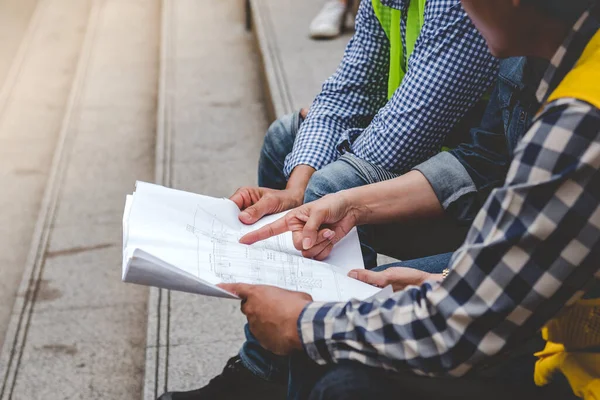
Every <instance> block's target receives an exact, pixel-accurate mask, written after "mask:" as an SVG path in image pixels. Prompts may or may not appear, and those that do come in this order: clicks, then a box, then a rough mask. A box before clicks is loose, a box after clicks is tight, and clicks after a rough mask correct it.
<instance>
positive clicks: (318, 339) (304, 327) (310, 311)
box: [297, 302, 344, 365]
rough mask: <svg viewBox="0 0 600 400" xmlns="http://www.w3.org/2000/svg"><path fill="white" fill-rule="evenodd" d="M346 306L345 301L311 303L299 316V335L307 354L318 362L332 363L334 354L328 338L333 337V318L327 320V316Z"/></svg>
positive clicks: (323, 363)
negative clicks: (328, 344) (330, 348)
mask: <svg viewBox="0 0 600 400" xmlns="http://www.w3.org/2000/svg"><path fill="white" fill-rule="evenodd" d="M342 308H344V303H322V302H313V303H309V304H308V305H307V306H306V307H304V310H302V313H300V317H299V318H298V325H297V328H298V335H299V337H300V342H301V343H302V347H303V348H304V351H305V352H306V354H307V355H308V356H309V357H310V358H311V359H312V360H314V361H315V362H316V363H317V364H320V365H325V364H328V363H331V361H332V355H331V353H330V351H329V348H328V347H327V341H328V340H327V339H328V338H331V334H332V332H331V331H332V327H331V326H328V324H332V319H331V318H329V322H326V320H327V316H328V315H331V313H332V312H333V313H335V312H336V310H338V309H342Z"/></svg>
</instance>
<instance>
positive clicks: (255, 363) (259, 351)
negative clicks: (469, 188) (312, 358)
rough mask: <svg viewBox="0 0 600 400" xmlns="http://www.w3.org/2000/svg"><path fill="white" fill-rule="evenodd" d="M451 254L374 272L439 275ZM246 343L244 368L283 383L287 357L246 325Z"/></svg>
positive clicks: (286, 371)
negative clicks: (396, 270) (264, 343)
mask: <svg viewBox="0 0 600 400" xmlns="http://www.w3.org/2000/svg"><path fill="white" fill-rule="evenodd" d="M451 256H452V253H446V254H440V255H435V256H430V257H425V258H422V259H418V260H412V261H403V262H399V263H393V264H388V265H381V266H379V267H377V268H375V271H383V270H385V269H387V268H390V267H398V266H403V267H410V268H416V269H420V270H423V271H427V272H431V273H440V272H442V270H443V269H444V268H446V267H447V266H448V264H449V263H450V257H451ZM244 332H245V334H246V342H245V343H244V345H243V346H242V349H241V350H240V358H241V359H242V363H243V364H244V366H245V367H246V368H248V369H249V370H250V371H251V372H252V373H254V374H255V375H257V376H259V377H261V378H263V379H266V380H269V381H273V382H280V383H285V381H286V380H287V378H288V375H289V363H290V360H289V358H288V357H282V356H277V355H275V354H273V353H271V352H270V351H267V350H265V349H264V348H263V347H262V346H261V345H260V343H259V342H258V340H256V338H255V337H254V335H252V332H250V329H249V328H248V325H247V324H246V326H245V328H244Z"/></svg>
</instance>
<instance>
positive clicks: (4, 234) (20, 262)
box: [0, 0, 90, 345]
mask: <svg viewBox="0 0 600 400" xmlns="http://www.w3.org/2000/svg"><path fill="white" fill-rule="evenodd" d="M32 5H36V4H33V3H32V2H31V1H23V2H22V3H21V8H19V7H17V5H16V4H14V2H13V1H7V0H2V1H0V20H3V21H4V20H6V21H5V22H8V20H10V21H12V22H11V24H9V25H10V28H9V27H7V26H5V25H2V22H0V37H2V38H1V39H0V48H1V49H0V52H1V53H2V55H3V57H2V61H1V62H0V82H4V84H3V85H2V86H1V87H0V188H2V189H1V190H2V196H0V345H1V344H2V343H3V341H4V340H3V338H4V334H5V332H6V329H7V325H8V322H9V319H10V313H11V310H12V309H13V303H14V300H15V295H16V293H17V288H18V287H19V282H20V281H21V277H22V275H23V269H24V265H25V263H26V259H27V254H28V251H29V247H30V241H31V237H32V235H33V231H34V227H35V223H36V219H37V215H38V212H39V209H40V205H41V201H42V197H43V193H44V188H45V187H46V182H47V180H48V177H49V170H50V165H51V163H52V154H53V152H54V149H55V146H56V141H57V138H58V135H59V131H60V126H61V121H62V116H63V114H64V112H65V107H66V103H67V99H68V94H69V88H70V87H71V83H72V81H73V76H74V73H75V67H76V64H77V58H78V56H79V51H80V49H81V44H82V40H83V36H84V30H85V21H86V20H87V18H88V13H89V9H90V2H89V1H88V0H81V1H74V0H40V1H39V3H37V6H36V8H35V12H34V11H33V10H31V9H30V6H32ZM11 7H12V9H13V11H10V10H9V8H11ZM16 9H18V10H19V11H20V12H16V11H15V10H16ZM4 12H7V13H9V15H12V16H13V17H10V16H9V15H6V14H4ZM27 15H29V16H30V17H31V18H29V26H28V28H27V29H26V30H23V29H22V28H23V25H25V23H26V20H27V19H28V18H27ZM9 32H12V34H14V35H16V36H14V39H17V38H21V39H22V40H21V45H20V47H19V48H18V49H15V48H14V44H15V43H14V42H13V43H12V44H11V40H12V39H11V40H9V39H10V38H13V37H12V36H10V34H9ZM8 36H10V38H9V37H8ZM2 39H7V40H6V41H2ZM11 54H12V56H11ZM8 58H10V59H12V65H11V66H10V67H9V68H4V67H5V66H6V63H5V61H6V60H8Z"/></svg>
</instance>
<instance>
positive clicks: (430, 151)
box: [231, 0, 497, 267]
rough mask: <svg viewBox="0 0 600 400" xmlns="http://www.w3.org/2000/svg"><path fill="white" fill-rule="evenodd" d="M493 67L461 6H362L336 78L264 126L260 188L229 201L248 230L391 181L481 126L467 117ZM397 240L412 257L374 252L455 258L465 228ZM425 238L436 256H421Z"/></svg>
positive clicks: (449, 1) (385, 0)
mask: <svg viewBox="0 0 600 400" xmlns="http://www.w3.org/2000/svg"><path fill="white" fill-rule="evenodd" d="M496 67H497V60H496V59H495V58H494V57H492V56H491V54H490V53H489V51H488V49H487V47H486V46H485V42H484V40H483V38H482V37H481V35H480V34H479V33H478V32H477V30H476V29H475V27H474V26H473V25H472V23H471V22H470V21H469V19H468V18H467V16H466V14H465V13H464V11H463V10H462V8H461V6H460V3H459V0H427V1H425V0H412V1H408V0H365V1H362V2H361V5H360V9H359V12H358V16H357V21H356V32H355V35H354V37H353V38H352V40H351V41H350V43H349V44H348V47H347V49H346V52H345V54H344V57H343V59H342V62H341V64H340V66H339V68H338V70H337V71H336V72H335V74H334V75H333V76H332V77H331V78H329V79H328V80H327V81H326V82H325V83H324V85H323V88H322V91H321V93H320V94H319V95H318V96H317V97H316V99H315V100H314V102H313V104H312V105H311V107H310V111H307V110H303V111H301V112H299V113H294V114H291V115H287V116H284V117H282V118H280V119H278V120H277V121H275V122H274V123H273V124H272V125H271V127H270V128H269V130H268V132H267V134H266V136H265V141H264V145H263V148H262V151H261V155H260V161H259V173H258V183H259V187H258V188H243V189H240V190H238V191H237V192H236V193H235V194H234V195H233V196H232V197H231V199H232V200H233V201H234V202H236V203H237V204H238V206H239V207H240V208H241V209H242V210H243V211H244V212H242V213H241V214H240V219H241V221H242V222H244V223H248V224H250V223H253V222H256V221H257V220H258V219H260V218H262V217H263V216H264V215H267V214H273V213H277V212H280V211H285V210H288V209H291V208H294V207H297V206H299V205H301V204H302V203H303V202H310V201H313V200H316V199H318V198H320V197H322V196H324V195H326V194H328V193H334V192H337V191H339V190H343V189H348V188H351V187H356V186H361V185H365V184H369V183H375V182H379V181H382V180H386V179H390V178H394V177H396V176H398V175H400V174H403V173H406V172H408V171H410V170H411V169H412V168H414V167H415V166H417V165H418V164H420V163H422V162H424V161H425V160H427V159H428V158H430V157H431V156H432V155H434V154H436V153H438V152H439V151H440V149H441V147H442V145H443V144H444V143H446V144H448V143H449V141H452V142H454V143H458V142H460V141H461V139H462V138H461V137H460V134H462V135H464V134H466V133H467V132H468V128H470V127H472V126H474V125H475V124H476V123H478V122H479V120H480V118H481V115H480V114H481V113H477V112H473V113H470V114H469V115H467V114H468V112H469V111H470V110H472V111H476V110H474V109H477V107H475V105H476V104H477V103H478V101H479V100H480V98H481V97H482V95H483V94H484V93H485V92H486V90H487V89H488V87H489V86H490V84H491V83H492V82H493V80H494V77H495V72H496ZM297 78H298V79H302V78H301V77H297ZM473 114H475V115H473ZM469 117H470V118H469ZM465 119H466V120H468V123H465V125H466V128H462V129H460V128H459V127H458V126H457V124H458V123H459V121H463V122H466V121H465ZM461 125H462V124H461ZM453 128H454V129H453ZM417 168H418V167H417ZM397 234H398V235H404V236H405V239H406V240H407V241H410V242H411V243H414V245H413V246H408V247H410V248H412V249H415V251H413V252H410V253H409V252H404V253H402V254H398V253H394V252H393V250H394V249H378V250H380V251H381V252H384V253H390V254H389V255H391V256H393V257H396V258H402V259H408V258H414V257H418V256H424V255H427V254H436V253H439V252H443V251H452V250H455V249H456V247H457V246H458V245H459V244H460V242H461V241H462V239H463V238H464V236H465V235H466V227H465V226H461V225H460V224H457V223H455V222H454V221H451V220H446V219H440V220H439V221H438V222H436V223H435V224H434V225H433V226H428V227H423V229H418V227H410V228H406V229H404V230H403V231H402V232H398V233H397ZM425 238H427V240H428V241H429V242H438V243H439V246H438V247H436V248H431V246H429V248H423V246H419V245H418V244H419V243H420V242H423V239H425ZM432 238H433V239H435V238H439V239H440V240H438V241H436V240H431V239H432ZM442 238H443V240H441V239H442ZM363 250H364V251H365V254H366V263H367V267H373V266H375V262H376V253H375V251H373V250H372V249H371V248H368V247H365V248H363ZM384 250H388V251H384ZM417 250H420V251H417ZM318 258H319V257H318V256H317V259H318Z"/></svg>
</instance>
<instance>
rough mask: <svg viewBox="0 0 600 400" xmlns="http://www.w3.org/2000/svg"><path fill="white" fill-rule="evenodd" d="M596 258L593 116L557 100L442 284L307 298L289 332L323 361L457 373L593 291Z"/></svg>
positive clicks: (597, 134) (599, 146)
mask: <svg viewBox="0 0 600 400" xmlns="http://www.w3.org/2000/svg"><path fill="white" fill-rule="evenodd" d="M585 18H586V16H584V21H583V23H581V22H582V21H579V22H580V23H581V24H580V25H579V27H583V26H586V25H587V24H586V23H585ZM576 27H577V25H576ZM596 30H597V25H596ZM590 37H591V36H589V34H582V33H581V31H577V30H576V31H575V32H574V33H573V34H572V35H571V36H570V37H569V38H568V39H567V42H566V45H565V46H563V48H562V50H560V51H559V52H561V55H560V56H557V57H555V58H554V59H553V60H552V64H553V66H552V67H551V68H550V71H554V72H553V73H549V74H547V75H546V77H545V79H546V80H545V82H544V83H543V85H542V86H545V87H546V88H547V90H548V91H552V90H554V89H555V87H554V85H553V84H552V82H560V81H561V80H562V79H563V78H564V74H566V73H567V72H568V71H564V69H563V68H562V65H565V63H566V64H570V65H574V63H575V61H576V60H577V59H578V58H579V56H580V55H581V49H582V48H583V46H581V43H582V42H583V43H587V42H588V41H589V39H590ZM572 48H574V49H579V51H571V50H570V49H572ZM565 49H569V51H565ZM561 70H562V71H563V73H562V76H560V75H556V74H557V73H558V74H560V72H559V71H561ZM540 95H541V96H543V97H544V98H545V97H546V93H544V92H543V91H540ZM599 260H600V110H599V109H597V108H595V107H593V106H591V105H590V104H588V103H585V102H582V101H579V100H575V99H559V100H556V101H554V102H552V103H550V104H547V105H546V106H545V107H544V109H543V110H542V112H541V113H540V115H539V116H538V118H537V119H536V120H535V121H534V124H533V126H532V127H531V129H530V130H529V131H528V132H527V134H526V135H525V137H524V138H523V140H522V141H521V142H520V144H519V145H518V148H517V149H516V152H515V157H514V159H513V162H512V164H511V167H510V170H509V173H508V176H507V178H506V182H505V184H504V186H503V187H501V188H498V189H496V190H494V191H493V192H492V194H491V195H490V197H489V198H488V199H487V201H486V203H485V205H484V207H483V208H482V210H481V211H480V212H479V214H478V215H477V217H476V219H475V221H474V222H473V225H472V227H471V230H470V232H469V234H468V236H467V239H466V241H465V243H464V245H463V246H462V247H461V248H460V249H459V250H458V251H456V252H455V254H454V255H453V257H452V260H451V271H450V274H449V275H448V277H447V278H446V279H445V280H444V281H443V282H441V283H435V282H427V283H425V284H423V285H422V286H421V287H409V288H407V289H405V290H404V291H401V292H397V293H395V294H393V295H392V296H391V297H385V296H383V295H382V296H381V297H377V296H376V297H374V298H372V299H369V300H366V301H363V302H360V301H351V302H348V303H312V304H309V305H308V306H307V307H306V308H305V309H304V311H303V313H302V315H301V317H300V319H299V320H298V330H299V333H300V335H301V339H302V342H303V344H304V348H305V350H306V352H307V353H308V355H309V356H310V357H311V358H313V359H314V360H315V361H317V362H318V363H321V364H325V363H330V362H338V361H343V360H355V361H359V362H361V363H363V364H367V365H370V366H375V367H380V368H385V369H392V370H402V369H410V370H413V371H414V372H416V373H419V374H427V375H451V376H461V375H463V374H465V373H466V372H467V371H469V370H470V369H472V368H473V367H475V366H477V365H480V364H481V363H482V362H483V361H484V360H486V359H488V358H489V357H490V356H493V355H496V354H498V353H500V352H501V351H505V350H507V349H510V348H511V347H512V346H513V345H515V344H518V343H520V342H522V341H523V340H524V339H525V338H528V337H530V336H531V335H533V334H535V332H537V331H538V330H539V329H540V328H541V326H542V325H543V324H544V323H546V322H547V321H548V320H549V319H551V318H552V317H553V316H554V315H556V313H558V312H559V311H560V310H561V309H562V308H563V307H564V306H565V304H568V303H569V302H571V301H573V300H576V299H577V298H579V297H580V296H581V295H582V294H583V293H584V292H585V291H586V290H587V289H588V288H589V287H590V285H593V284H597V283H598V280H600V262H599Z"/></svg>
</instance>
